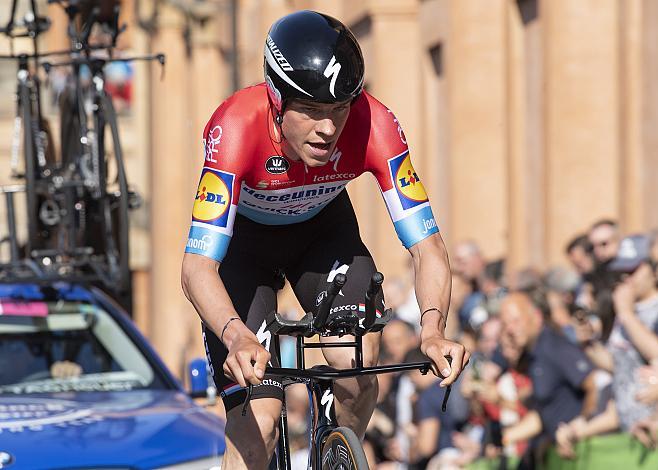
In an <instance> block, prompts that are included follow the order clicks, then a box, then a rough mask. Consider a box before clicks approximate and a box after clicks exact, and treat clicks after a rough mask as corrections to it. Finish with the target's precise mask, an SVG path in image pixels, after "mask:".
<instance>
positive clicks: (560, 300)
mask: <svg viewBox="0 0 658 470" xmlns="http://www.w3.org/2000/svg"><path fill="white" fill-rule="evenodd" d="M579 284H580V279H579V277H578V274H576V273H575V272H574V271H570V270H568V269H564V268H553V269H551V270H549V271H548V273H546V276H544V286H545V288H546V300H547V302H548V308H549V311H550V318H551V321H552V322H553V323H554V324H556V325H558V326H559V327H560V328H562V329H563V331H564V332H565V334H567V336H568V337H569V338H570V339H572V340H574V341H575V340H576V338H575V331H574V328H573V326H572V321H571V320H572V319H571V310H572V306H573V304H574V302H575V301H576V292H577V290H578V287H579Z"/></svg>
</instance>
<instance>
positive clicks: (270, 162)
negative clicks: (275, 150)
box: [265, 155, 290, 175]
mask: <svg viewBox="0 0 658 470" xmlns="http://www.w3.org/2000/svg"><path fill="white" fill-rule="evenodd" d="M289 168H290V163H288V160H286V159H285V158H284V157H282V156H280V155H273V156H271V157H270V158H268V159H267V161H266V162H265V169H266V170H267V172H268V173H270V174H273V175H280V174H282V173H285V172H286V171H288V169H289Z"/></svg>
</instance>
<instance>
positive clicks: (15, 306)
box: [0, 283, 225, 470]
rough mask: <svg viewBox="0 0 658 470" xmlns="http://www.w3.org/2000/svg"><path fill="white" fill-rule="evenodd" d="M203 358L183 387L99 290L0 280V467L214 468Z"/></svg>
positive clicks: (217, 432)
mask: <svg viewBox="0 0 658 470" xmlns="http://www.w3.org/2000/svg"><path fill="white" fill-rule="evenodd" d="M199 364H200V365H199ZM205 364H206V362H205V360H199V361H198V362H197V367H193V368H192V369H191V371H192V374H193V376H194V377H196V379H199V380H198V383H199V384H201V385H200V387H201V391H199V390H198V387H197V389H196V391H194V392H190V393H186V392H185V390H183V388H182V386H181V385H180V383H179V382H178V381H177V380H176V379H175V378H174V376H173V375H172V374H171V372H170V371H169V370H168V369H167V368H166V366H165V365H164V363H163V362H162V360H161V359H160V358H159V357H158V355H157V354H156V353H155V351H154V350H153V348H152V347H151V346H150V345H149V343H148V342H147V340H146V339H145V338H144V336H142V334H141V333H140V332H139V331H138V329H137V328H136V327H135V326H134V324H133V323H132V321H131V320H130V318H128V316H127V315H126V314H125V313H124V312H123V311H122V310H121V309H120V308H119V307H118V306H117V305H116V304H115V303H114V302H113V301H112V300H111V299H110V298H109V297H108V296H106V295H105V294H104V293H103V292H102V291H100V290H99V289H96V288H86V287H81V286H78V285H73V284H66V283H53V284H50V285H48V286H39V285H36V284H25V283H23V284H0V468H2V469H5V468H7V469H64V468H66V469H76V468H85V469H88V468H96V469H98V468H113V469H147V468H148V469H189V470H194V469H214V468H216V469H219V467H220V465H221V458H222V455H223V453H224V449H225V441H224V422H223V420H222V419H220V418H219V417H217V416H215V415H214V414H212V413H210V412H209V411H207V410H205V409H204V408H203V407H202V406H199V405H197V404H196V403H195V402H194V400H193V399H192V397H193V396H201V395H205V388H204V387H205V386H206V384H207V380H206V379H207V376H206V365H205ZM194 382H195V383H196V382H197V380H195V381H194Z"/></svg>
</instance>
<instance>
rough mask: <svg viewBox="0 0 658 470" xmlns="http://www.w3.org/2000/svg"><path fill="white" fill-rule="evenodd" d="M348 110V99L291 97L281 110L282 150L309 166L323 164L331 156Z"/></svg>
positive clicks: (345, 120)
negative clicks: (329, 101)
mask: <svg viewBox="0 0 658 470" xmlns="http://www.w3.org/2000/svg"><path fill="white" fill-rule="evenodd" d="M349 114H350V102H349V101H345V102H342V103H333V104H326V103H312V102H310V101H304V100H292V101H291V102H290V103H288V106H287V107H286V110H285V111H284V113H283V122H282V124H281V129H282V130H283V135H284V137H285V139H284V141H283V144H282V146H283V150H284V152H285V153H286V155H287V156H289V157H291V158H292V159H293V160H302V161H303V162H304V163H306V165H308V166H310V167H317V166H323V165H325V164H326V163H327V162H328V161H329V158H330V157H331V154H332V153H333V151H334V149H335V148H336V142H337V141H338V137H340V133H341V132H342V131H343V128H344V127H345V123H346V122H347V117H348V116H349Z"/></svg>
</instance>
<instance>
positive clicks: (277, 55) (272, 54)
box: [265, 35, 313, 97]
mask: <svg viewBox="0 0 658 470" xmlns="http://www.w3.org/2000/svg"><path fill="white" fill-rule="evenodd" d="M265 60H266V61H267V64H268V65H269V66H270V67H271V68H272V70H273V71H274V73H276V74H277V75H278V77H279V78H280V79H281V80H283V81H284V82H286V83H287V84H288V85H290V86H291V87H293V88H295V89H296V90H298V91H300V92H302V93H304V94H305V95H307V96H310V97H313V95H311V94H310V93H309V92H307V91H305V90H304V89H303V88H302V87H300V86H299V85H297V84H296V83H295V82H294V81H292V79H291V78H290V77H289V76H288V74H286V72H292V71H293V70H294V69H293V68H292V66H291V65H290V63H289V62H288V59H286V58H285V57H284V56H283V54H282V53H281V51H280V50H279V48H278V46H277V45H276V44H275V43H274V40H273V39H272V37H271V36H269V35H268V36H267V40H266V41H265ZM275 89H276V88H275Z"/></svg>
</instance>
